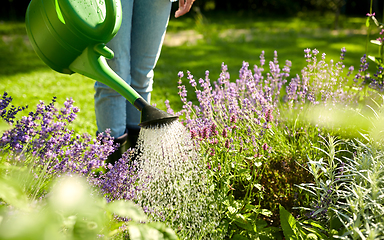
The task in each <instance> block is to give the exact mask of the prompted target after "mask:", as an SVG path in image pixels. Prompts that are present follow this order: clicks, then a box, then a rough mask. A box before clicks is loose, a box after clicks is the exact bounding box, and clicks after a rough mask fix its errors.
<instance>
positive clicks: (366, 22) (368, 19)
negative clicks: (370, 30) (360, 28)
mask: <svg viewBox="0 0 384 240" xmlns="http://www.w3.org/2000/svg"><path fill="white" fill-rule="evenodd" d="M365 26H367V27H369V26H370V18H369V17H367V20H366V21H365Z"/></svg>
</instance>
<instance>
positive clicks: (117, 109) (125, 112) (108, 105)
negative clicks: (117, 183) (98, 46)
mask: <svg viewBox="0 0 384 240" xmlns="http://www.w3.org/2000/svg"><path fill="white" fill-rule="evenodd" d="M171 1H173V0H171ZM171 1H170V0H122V2H121V5H122V11H123V18H122V24H121V27H120V30H119V31H118V33H117V34H116V36H115V37H114V38H113V39H112V40H111V41H110V42H109V43H108V44H107V45H108V47H110V48H111V49H112V50H113V52H114V53H115V57H114V58H113V59H111V60H110V61H109V62H108V63H109V65H110V67H111V68H112V69H113V70H114V71H115V72H116V73H117V74H118V75H119V76H120V77H121V78H122V79H124V80H125V81H126V82H127V83H128V84H129V85H131V87H132V88H133V89H135V91H136V92H138V93H139V94H140V95H141V96H142V97H143V98H144V99H145V100H146V101H147V102H148V103H150V101H151V91H152V84H153V69H154V68H155V66H156V62H157V60H158V58H159V56H160V51H161V47H162V44H163V41H164V36H165V32H166V28H167V25H168V20H169V16H170V12H171V4H172V2H171ZM193 2H194V0H179V8H178V10H177V11H176V13H175V17H176V18H178V17H180V16H182V15H184V14H186V13H187V12H189V11H190V9H191V7H192V4H193ZM95 91H96V93H95V113H96V122H97V129H98V132H104V131H105V130H106V129H107V128H109V129H111V135H112V136H113V137H115V142H116V143H120V145H121V149H120V150H118V151H116V152H115V153H114V156H111V158H110V161H111V162H114V161H116V160H117V159H118V158H120V156H121V153H122V152H124V151H125V150H126V148H127V147H128V146H127V145H129V146H131V147H134V146H135V144H136V140H137V137H138V134H139V131H140V128H139V126H138V124H139V123H140V116H141V114H140V112H139V111H138V110H137V109H136V108H135V107H134V106H133V105H132V104H130V103H129V102H128V101H127V100H126V99H125V98H124V97H123V96H121V95H120V94H119V93H117V92H116V91H115V90H113V89H111V88H110V87H108V86H107V85H105V84H103V83H100V82H96V84H95Z"/></svg>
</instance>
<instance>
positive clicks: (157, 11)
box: [126, 0, 171, 128]
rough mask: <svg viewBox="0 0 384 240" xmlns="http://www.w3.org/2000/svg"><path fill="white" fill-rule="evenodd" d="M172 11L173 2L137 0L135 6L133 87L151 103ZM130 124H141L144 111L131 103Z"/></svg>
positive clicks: (132, 52) (132, 53) (128, 123)
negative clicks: (157, 68) (155, 70)
mask: <svg viewBox="0 0 384 240" xmlns="http://www.w3.org/2000/svg"><path fill="white" fill-rule="evenodd" d="M170 12H171V2H170V1H169V0H156V1H153V0H137V1H135V4H134V6H133V19H132V35H131V77H132V80H131V86H132V88H133V89H135V90H136V92H138V93H139V94H140V95H141V96H142V97H143V98H144V99H145V100H146V101H147V102H148V103H150V101H151V91H152V85H153V77H154V72H153V69H154V68H155V66H156V63H157V60H158V59H159V56H160V51H161V46H162V44H163V41H164V36H165V32H166V29H167V26H168V21H169V15H170ZM126 112H127V118H126V124H127V126H128V127H130V128H132V127H134V126H137V125H138V124H139V123H140V115H141V114H140V112H139V111H138V110H137V109H136V108H135V107H134V106H133V105H132V104H127V111H126Z"/></svg>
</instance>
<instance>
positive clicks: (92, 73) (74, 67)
mask: <svg viewBox="0 0 384 240" xmlns="http://www.w3.org/2000/svg"><path fill="white" fill-rule="evenodd" d="M106 58H108V59H111V58H113V52H112V50H110V49H109V48H108V47H107V46H105V44H103V43H99V44H95V45H93V46H89V47H87V48H86V49H85V50H84V51H83V53H82V54H81V55H80V56H79V57H77V58H76V59H75V61H73V62H72V64H71V65H70V66H69V69H70V70H71V71H73V72H77V73H80V74H82V75H84V76H87V77H89V78H92V79H95V80H97V81H99V82H102V83H104V84H106V85H107V86H109V87H111V88H113V89H114V90H116V91H117V92H118V93H120V94H121V95H122V96H123V97H125V98H126V99H127V100H128V101H129V102H130V103H131V104H132V105H134V106H135V107H136V108H137V109H138V110H139V111H140V112H141V123H140V124H139V125H140V126H142V127H150V126H155V125H158V124H166V123H170V122H172V121H174V120H177V119H178V117H177V116H173V115H171V114H169V113H166V112H164V111H162V110H160V109H157V108H155V107H153V106H151V105H150V104H148V103H147V102H146V101H145V100H144V99H143V98H142V97H141V96H140V95H139V94H138V93H137V92H136V91H135V90H134V89H133V88H132V87H131V86H130V85H128V84H127V83H126V82H125V81H124V80H123V79H121V78H120V77H119V76H118V75H117V74H116V73H115V72H114V71H113V70H112V69H111V68H110V67H109V66H108V63H107V61H106Z"/></svg>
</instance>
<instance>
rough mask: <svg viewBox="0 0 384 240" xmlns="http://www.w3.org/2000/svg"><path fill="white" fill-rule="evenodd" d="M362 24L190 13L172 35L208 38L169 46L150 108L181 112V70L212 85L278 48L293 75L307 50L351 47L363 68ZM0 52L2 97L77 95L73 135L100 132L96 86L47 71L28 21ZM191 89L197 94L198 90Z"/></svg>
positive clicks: (5, 25) (11, 32)
mask: <svg viewBox="0 0 384 240" xmlns="http://www.w3.org/2000/svg"><path fill="white" fill-rule="evenodd" d="M364 23H365V18H343V19H342V24H341V26H342V28H341V29H340V30H339V31H332V30H330V28H331V26H332V21H331V19H330V18H318V19H312V20H308V19H300V18H287V19H274V18H270V19H264V18H263V19H261V18H260V19H258V18H255V17H251V16H240V15H236V14H224V13H221V14H220V13H215V14H209V15H206V16H204V17H201V15H198V14H195V13H191V14H190V16H189V17H185V18H182V19H174V18H173V17H172V19H171V20H170V23H169V29H168V33H169V34H170V35H171V34H173V33H177V32H181V31H184V30H194V31H196V34H201V36H202V37H203V38H202V39H200V40H198V41H197V42H196V43H194V44H189V43H185V44H182V45H178V46H168V45H165V46H164V47H163V50H162V54H161V57H160V59H159V62H158V64H157V67H156V69H155V85H154V91H153V102H152V103H155V104H157V107H158V108H160V109H163V110H164V109H165V105H164V101H165V100H166V99H168V100H170V102H171V106H172V107H173V108H174V110H176V111H178V110H180V108H181V106H182V104H181V102H180V100H179V98H178V95H177V91H178V89H177V81H178V77H177V73H178V72H179V71H184V72H186V71H187V70H189V71H191V73H192V74H193V75H194V76H195V78H196V79H198V78H200V77H201V78H203V77H204V75H205V71H206V70H209V71H210V79H211V80H212V81H215V80H216V79H217V78H218V76H219V73H220V68H221V63H222V62H224V63H225V64H227V65H228V68H229V72H230V74H231V79H232V80H235V79H236V75H237V74H238V71H239V69H240V67H241V65H242V62H243V61H247V62H249V64H250V66H253V65H254V64H259V55H260V53H261V51H262V50H264V51H265V56H266V60H267V61H269V60H272V59H273V53H274V51H275V50H276V51H277V53H278V56H279V61H280V66H281V67H282V66H283V65H284V63H285V60H287V59H288V60H291V61H292V72H291V73H292V76H293V75H294V74H297V73H300V70H301V69H302V67H303V66H304V65H305V63H306V62H305V59H304V52H303V50H304V49H305V48H311V49H313V48H317V49H318V50H319V51H320V52H321V53H322V52H325V53H326V54H327V59H328V60H330V59H334V60H335V61H337V60H338V59H339V56H340V49H341V48H342V47H346V48H347V54H346V58H345V61H344V62H345V64H346V66H347V67H349V66H350V65H354V66H355V69H357V68H358V67H359V65H360V63H359V60H360V58H361V56H362V55H363V54H364V53H365V43H366V35H365V34H364V32H363V31H362V30H364ZM0 50H1V52H2V54H1V55H0V66H1V68H0V92H3V91H6V92H8V93H9V94H10V95H11V96H12V97H13V98H14V101H13V103H14V104H15V105H22V106H24V105H29V106H30V109H31V110H34V108H35V105H36V104H37V103H38V101H39V100H43V101H45V102H46V103H48V102H50V101H51V99H52V98H53V97H54V96H56V97H57V102H58V105H59V106H62V104H63V102H64V101H65V99H66V98H70V97H72V98H73V99H74V100H75V105H76V106H78V107H79V108H80V110H81V111H80V113H79V114H78V118H77V120H76V121H75V124H74V125H73V127H74V129H75V130H76V131H77V132H88V133H90V134H94V133H95V131H96V126H95V115H94V106H93V93H94V90H93V84H94V81H93V80H91V79H89V78H86V77H83V76H81V75H79V74H74V75H64V74H60V73H56V72H54V71H53V70H51V69H50V68H49V67H47V66H46V65H45V64H44V63H43V62H42V61H41V60H40V59H39V58H38V57H37V55H36V54H35V53H34V51H33V49H32V48H31V46H30V44H29V42H28V38H27V37H26V31H25V26H24V23H14V22H0ZM375 50H376V49H374V48H373V47H370V48H369V51H370V52H373V53H375ZM185 81H186V78H185ZM185 84H186V85H188V83H187V82H185ZM188 90H189V93H190V94H191V95H194V93H193V89H192V88H188Z"/></svg>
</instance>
